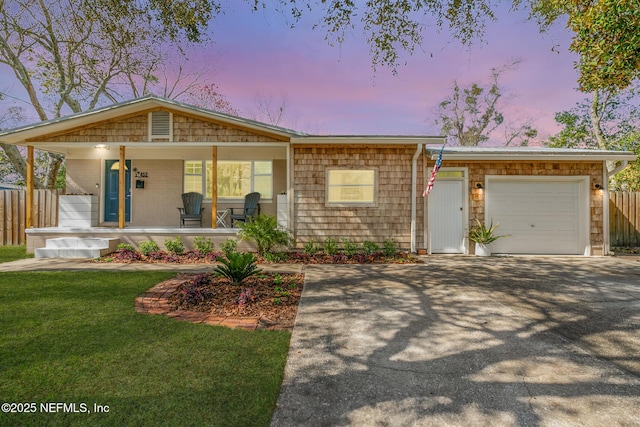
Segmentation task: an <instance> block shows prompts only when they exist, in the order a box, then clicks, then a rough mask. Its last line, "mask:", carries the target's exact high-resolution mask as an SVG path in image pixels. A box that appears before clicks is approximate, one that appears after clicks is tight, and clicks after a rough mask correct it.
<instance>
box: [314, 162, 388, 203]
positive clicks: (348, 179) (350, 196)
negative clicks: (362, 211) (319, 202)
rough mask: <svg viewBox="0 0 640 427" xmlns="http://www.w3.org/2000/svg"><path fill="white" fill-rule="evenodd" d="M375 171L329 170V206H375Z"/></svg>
mask: <svg viewBox="0 0 640 427" xmlns="http://www.w3.org/2000/svg"><path fill="white" fill-rule="evenodd" d="M377 181H378V179H377V170H375V169H327V181H326V182H327V205H328V206H375V204H376V188H377Z"/></svg>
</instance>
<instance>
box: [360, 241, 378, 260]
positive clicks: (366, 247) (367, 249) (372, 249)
mask: <svg viewBox="0 0 640 427" xmlns="http://www.w3.org/2000/svg"><path fill="white" fill-rule="evenodd" d="M362 251H363V252H364V254H365V255H366V256H370V255H373V254H375V253H376V252H379V251H380V246H378V245H376V244H375V243H374V242H372V241H370V240H365V241H364V242H362Z"/></svg>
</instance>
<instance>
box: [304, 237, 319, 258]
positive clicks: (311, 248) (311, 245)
mask: <svg viewBox="0 0 640 427" xmlns="http://www.w3.org/2000/svg"><path fill="white" fill-rule="evenodd" d="M319 250H320V249H319V248H318V245H316V243H315V242H314V241H313V240H309V241H308V242H307V243H306V244H305V245H304V253H305V255H309V256H311V255H313V254H315V253H316V252H318V251H319Z"/></svg>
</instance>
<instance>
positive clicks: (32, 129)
mask: <svg viewBox="0 0 640 427" xmlns="http://www.w3.org/2000/svg"><path fill="white" fill-rule="evenodd" d="M162 107H164V108H167V109H171V110H174V111H178V112H181V113H185V114H192V115H193V114H196V115H200V116H202V117H206V118H209V119H212V120H217V121H220V122H222V123H227V124H229V125H233V126H239V127H242V128H245V129H248V130H253V131H258V132H261V133H268V134H273V135H274V136H277V137H279V138H284V139H289V138H291V137H292V136H302V135H304V134H301V133H299V132H295V131H292V130H288V129H284V128H279V127H276V126H271V125H268V124H262V123H260V122H256V121H253V120H249V119H243V118H241V117H235V116H231V115H228V114H224V113H218V112H215V111H210V110H206V109H203V108H199V107H194V106H189V105H187V104H183V103H180V102H178V101H174V100H170V99H165V98H158V97H154V96H146V97H142V98H136V99H133V100H131V101H126V102H122V103H119V104H113V105H110V106H107V107H103V108H98V109H95V110H91V111H85V112H81V113H76V114H72V115H70V116H65V117H58V118H55V119H51V120H47V121H44V122H39V123H34V124H31V125H27V126H23V127H19V128H15V129H9V130H7V131H4V132H0V141H1V142H4V143H7V144H15V145H24V144H26V143H27V142H26V141H29V140H34V139H37V138H38V137H39V136H42V135H50V134H56V133H62V132H65V131H67V130H69V131H71V130H73V129H75V128H78V127H82V126H86V125H90V124H92V123H96V122H103V121H107V120H113V119H117V118H118V117H121V116H126V115H129V114H134V113H137V112H144V111H147V110H152V109H154V108H162Z"/></svg>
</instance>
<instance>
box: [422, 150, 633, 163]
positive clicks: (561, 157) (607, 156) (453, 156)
mask: <svg viewBox="0 0 640 427" xmlns="http://www.w3.org/2000/svg"><path fill="white" fill-rule="evenodd" d="M430 154H431V155H430V157H431V159H432V160H435V159H437V157H438V153H430ZM442 159H443V161H444V160H468V161H476V160H478V161H480V160H485V161H486V160H503V161H518V160H521V161H527V160H528V161H531V160H546V161H549V160H552V161H606V160H615V161H634V160H637V159H638V157H637V156H636V155H635V154H633V153H631V152H619V153H601V152H597V151H595V152H594V153H593V154H584V153H575V154H569V153H563V154H556V153H544V154H543V153H537V154H531V153H527V154H514V153H509V154H502V153H500V154H496V153H493V154H489V153H464V154H462V153H446V152H445V153H444V155H443V156H442Z"/></svg>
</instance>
